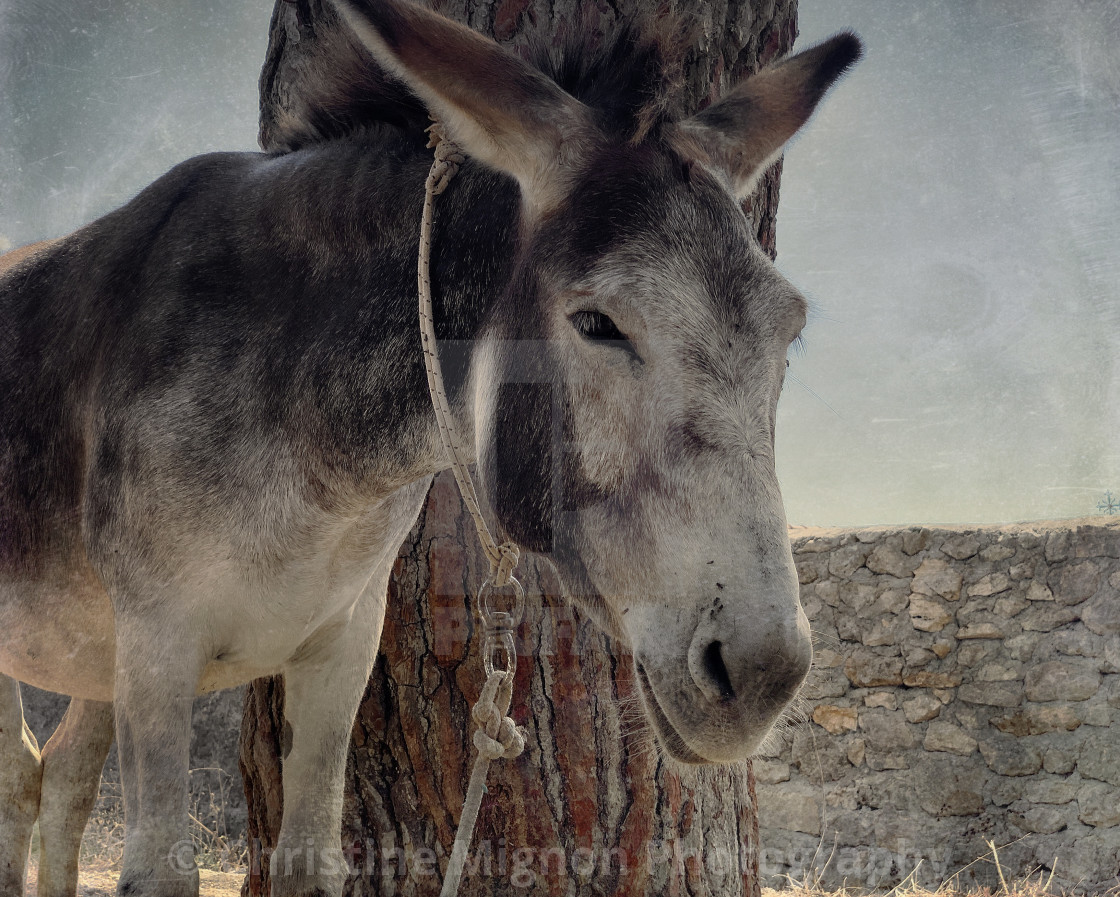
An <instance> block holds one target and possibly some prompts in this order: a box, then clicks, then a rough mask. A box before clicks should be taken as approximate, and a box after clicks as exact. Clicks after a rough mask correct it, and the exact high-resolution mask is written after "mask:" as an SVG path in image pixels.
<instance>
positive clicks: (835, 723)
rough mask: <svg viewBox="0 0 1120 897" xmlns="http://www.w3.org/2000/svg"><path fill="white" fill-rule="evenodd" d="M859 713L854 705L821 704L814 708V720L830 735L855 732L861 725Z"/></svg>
mask: <svg viewBox="0 0 1120 897" xmlns="http://www.w3.org/2000/svg"><path fill="white" fill-rule="evenodd" d="M858 719H859V714H858V712H857V711H856V709H855V708H854V707H836V706H834V705H832V704H820V705H818V706H817V707H816V708H814V710H813V722H815V723H816V724H817V725H818V726H820V727H821V728H822V729H824V730H825V731H826V732H828V733H829V734H830V735H842V734H843V733H844V732H854V731H855V730H856V729H857V728H858V726H859V722H858Z"/></svg>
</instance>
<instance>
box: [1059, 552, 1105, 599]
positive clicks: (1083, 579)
mask: <svg viewBox="0 0 1120 897" xmlns="http://www.w3.org/2000/svg"><path fill="white" fill-rule="evenodd" d="M1050 581H1051V584H1053V582H1054V580H1053V576H1051V580H1050ZM1100 584H1101V571H1100V568H1099V567H1097V565H1096V564H1095V563H1093V562H1092V561H1080V562H1078V563H1076V564H1068V565H1067V566H1065V567H1063V568H1062V569H1061V572H1060V573H1059V574H1058V586H1057V590H1056V591H1055V592H1054V599H1055V600H1056V601H1057V602H1058V603H1059V604H1065V605H1070V604H1080V603H1081V602H1082V601H1085V600H1086V599H1088V598H1091V597H1092V596H1093V594H1094V593H1095V592H1096V591H1097V588H1098V587H1099V586H1100Z"/></svg>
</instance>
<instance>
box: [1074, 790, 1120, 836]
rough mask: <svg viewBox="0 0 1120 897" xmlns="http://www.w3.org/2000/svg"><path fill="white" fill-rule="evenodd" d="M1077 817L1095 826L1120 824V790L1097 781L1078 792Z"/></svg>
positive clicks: (1103, 826) (1112, 826)
mask: <svg viewBox="0 0 1120 897" xmlns="http://www.w3.org/2000/svg"><path fill="white" fill-rule="evenodd" d="M1077 807H1078V811H1077V818H1078V819H1080V820H1081V821H1082V822H1084V823H1085V824H1086V825H1091V826H1093V827H1095V828H1114V827H1115V826H1118V825H1120V790H1117V789H1116V788H1112V787H1110V786H1108V785H1101V784H1097V783H1096V782H1093V783H1090V784H1088V785H1083V786H1082V787H1081V790H1080V791H1078V792H1077Z"/></svg>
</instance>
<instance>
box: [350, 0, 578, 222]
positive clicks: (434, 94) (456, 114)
mask: <svg viewBox="0 0 1120 897" xmlns="http://www.w3.org/2000/svg"><path fill="white" fill-rule="evenodd" d="M333 3H334V5H335V6H336V7H337V8H338V10H339V12H340V13H341V14H342V17H343V18H344V19H345V20H346V21H347V22H348V23H349V24H350V26H351V27H352V28H353V29H354V31H355V33H356V34H357V35H358V37H359V38H360V39H361V41H362V43H363V44H365V45H366V47H368V48H369V50H370V52H372V53H373V55H374V57H375V58H376V59H377V61H378V62H379V63H380V64H381V65H382V66H383V67H384V68H386V69H388V70H389V71H390V72H392V73H393V74H395V75H397V76H398V77H399V78H401V80H403V81H404V82H405V83H406V84H407V85H408V86H409V87H410V88H411V89H412V90H413V91H414V92H415V93H416V94H417V96H419V97H420V98H421V99H422V100H423V101H424V102H425V103H426V104H427V106H428V109H429V110H430V111H431V113H432V115H433V116H435V117H436V118H438V119H439V120H440V122H441V123H442V124H443V125H444V126H445V128H446V131H447V133H448V135H449V136H450V137H452V139H454V140H455V142H456V143H458V144H459V145H460V146H461V147H462V148H463V149H464V150H466V152H468V153H469V154H470V155H472V156H474V157H476V158H478V159H480V160H482V161H483V162H485V163H487V164H488V165H491V166H492V167H494V168H497V169H499V170H501V171H504V172H506V173H507V174H511V175H513V177H515V178H516V179H517V181H518V183H519V184H520V185H521V193H522V196H523V197H524V199H525V201H526V202H527V203H528V204H529V206H530V207H532V208H534V209H535V210H536V211H538V212H542V211H547V210H548V209H550V208H554V207H555V205H556V204H557V203H558V202H559V201H560V200H561V199H562V198H563V196H564V195H565V194H566V192H567V187H568V184H567V180H568V175H569V173H570V172H571V170H572V167H573V165H572V163H574V162H577V161H579V160H580V159H582V158H584V157H585V156H586V155H587V154H588V153H589V151H590V147H591V145H592V144H593V142H594V139H595V135H596V134H597V129H596V128H595V125H594V122H593V117H592V115H591V112H590V110H589V109H588V108H587V107H586V106H584V105H583V104H582V103H581V102H579V100H577V99H575V98H574V97H572V96H571V95H570V94H568V93H566V92H565V91H564V90H562V89H561V88H560V87H558V86H557V85H556V84H555V83H554V82H553V81H551V80H549V79H548V78H546V77H545V76H544V75H543V74H541V73H540V72H538V71H537V70H536V69H534V68H533V67H532V66H530V65H528V64H527V63H525V62H523V61H522V60H520V59H519V58H517V57H516V56H515V55H514V54H513V53H510V52H509V51H508V50H505V49H504V48H502V47H500V46H499V45H498V44H497V43H495V42H494V41H492V40H490V39H489V38H487V37H484V36H483V35H481V34H479V33H478V32H476V31H472V30H471V29H470V28H467V27H465V26H463V25H459V24H458V23H456V22H452V21H451V20H450V19H447V18H444V17H443V16H441V15H438V14H437V13H434V12H432V11H430V10H427V9H424V8H422V7H420V6H417V5H414V4H412V3H409V2H407V0H333Z"/></svg>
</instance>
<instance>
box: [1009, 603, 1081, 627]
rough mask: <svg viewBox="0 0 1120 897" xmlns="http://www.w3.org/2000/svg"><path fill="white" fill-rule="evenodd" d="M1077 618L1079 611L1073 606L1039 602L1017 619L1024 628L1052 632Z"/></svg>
mask: <svg viewBox="0 0 1120 897" xmlns="http://www.w3.org/2000/svg"><path fill="white" fill-rule="evenodd" d="M1077 618H1078V613H1077V611H1076V610H1075V609H1074V608H1072V607H1063V606H1061V605H1055V604H1037V605H1035V606H1034V607H1029V608H1027V609H1026V610H1025V611H1023V612H1022V613H1021V614H1019V616H1017V617H1016V618H1015V620H1016V622H1018V624H1019V625H1020V626H1022V627H1023V628H1024V629H1028V630H1031V631H1033V632H1052V631H1053V630H1055V629H1058V628H1059V627H1061V626H1065V625H1066V624H1067V623H1072V622H1073V621H1074V620H1076V619H1077Z"/></svg>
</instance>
